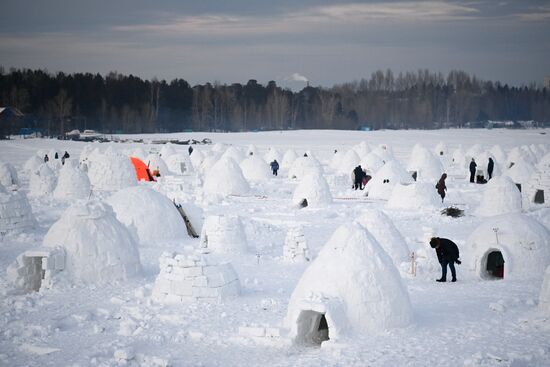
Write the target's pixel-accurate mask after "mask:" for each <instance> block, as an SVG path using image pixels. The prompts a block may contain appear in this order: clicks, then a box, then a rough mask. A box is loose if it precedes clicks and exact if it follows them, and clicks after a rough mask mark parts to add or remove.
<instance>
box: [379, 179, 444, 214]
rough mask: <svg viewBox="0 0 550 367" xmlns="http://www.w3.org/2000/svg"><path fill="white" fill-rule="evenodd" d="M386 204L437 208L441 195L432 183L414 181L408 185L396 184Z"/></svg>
mask: <svg viewBox="0 0 550 367" xmlns="http://www.w3.org/2000/svg"><path fill="white" fill-rule="evenodd" d="M386 205H387V207H388V208H393V209H409V210H417V209H424V208H430V209H432V208H439V207H440V206H441V197H440V196H439V195H438V193H437V190H436V189H435V187H434V185H432V184H429V183H426V182H416V183H413V184H410V185H400V184H397V185H395V186H394V188H393V191H392V193H391V195H390V198H389V200H388V203H387V204H386Z"/></svg>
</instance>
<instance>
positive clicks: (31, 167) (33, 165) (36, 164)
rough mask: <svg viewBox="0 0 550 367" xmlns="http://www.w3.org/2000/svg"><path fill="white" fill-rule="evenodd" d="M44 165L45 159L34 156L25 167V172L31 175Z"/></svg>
mask: <svg viewBox="0 0 550 367" xmlns="http://www.w3.org/2000/svg"><path fill="white" fill-rule="evenodd" d="M43 163H44V158H40V157H39V156H38V155H36V154H34V155H32V156H31V157H30V158H29V159H27V161H26V162H25V164H24V165H23V171H24V172H26V173H27V174H31V173H32V172H34V171H36V170H37V169H38V168H40V166H41V165H42V164H43Z"/></svg>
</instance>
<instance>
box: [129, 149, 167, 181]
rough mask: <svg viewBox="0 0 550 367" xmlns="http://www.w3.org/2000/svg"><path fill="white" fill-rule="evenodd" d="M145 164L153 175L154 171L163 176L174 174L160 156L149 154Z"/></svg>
mask: <svg viewBox="0 0 550 367" xmlns="http://www.w3.org/2000/svg"><path fill="white" fill-rule="evenodd" d="M143 163H145V165H147V167H149V171H151V173H153V171H158V172H159V173H160V175H161V176H168V175H171V174H172V172H170V169H168V166H167V165H166V162H165V161H164V159H162V158H161V157H160V155H158V154H154V153H153V154H149V155H148V156H147V158H145V160H144V161H143ZM134 175H135V174H134Z"/></svg>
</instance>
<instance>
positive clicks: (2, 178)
mask: <svg viewBox="0 0 550 367" xmlns="http://www.w3.org/2000/svg"><path fill="white" fill-rule="evenodd" d="M0 184H2V185H3V186H5V187H10V186H12V185H15V186H19V178H18V177H17V170H16V169H15V167H14V166H13V165H12V164H11V163H7V162H1V161H0Z"/></svg>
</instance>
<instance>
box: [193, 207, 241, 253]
mask: <svg viewBox="0 0 550 367" xmlns="http://www.w3.org/2000/svg"><path fill="white" fill-rule="evenodd" d="M200 243H201V247H203V248H207V249H209V250H210V251H212V252H214V253H219V254H243V253H246V252H247V251H248V242H247V240H246V234H245V232H244V227H243V224H242V222H241V219H240V218H239V217H238V216H233V215H211V216H208V217H207V218H206V220H205V221H204V225H203V227H202V231H201V238H200Z"/></svg>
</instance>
